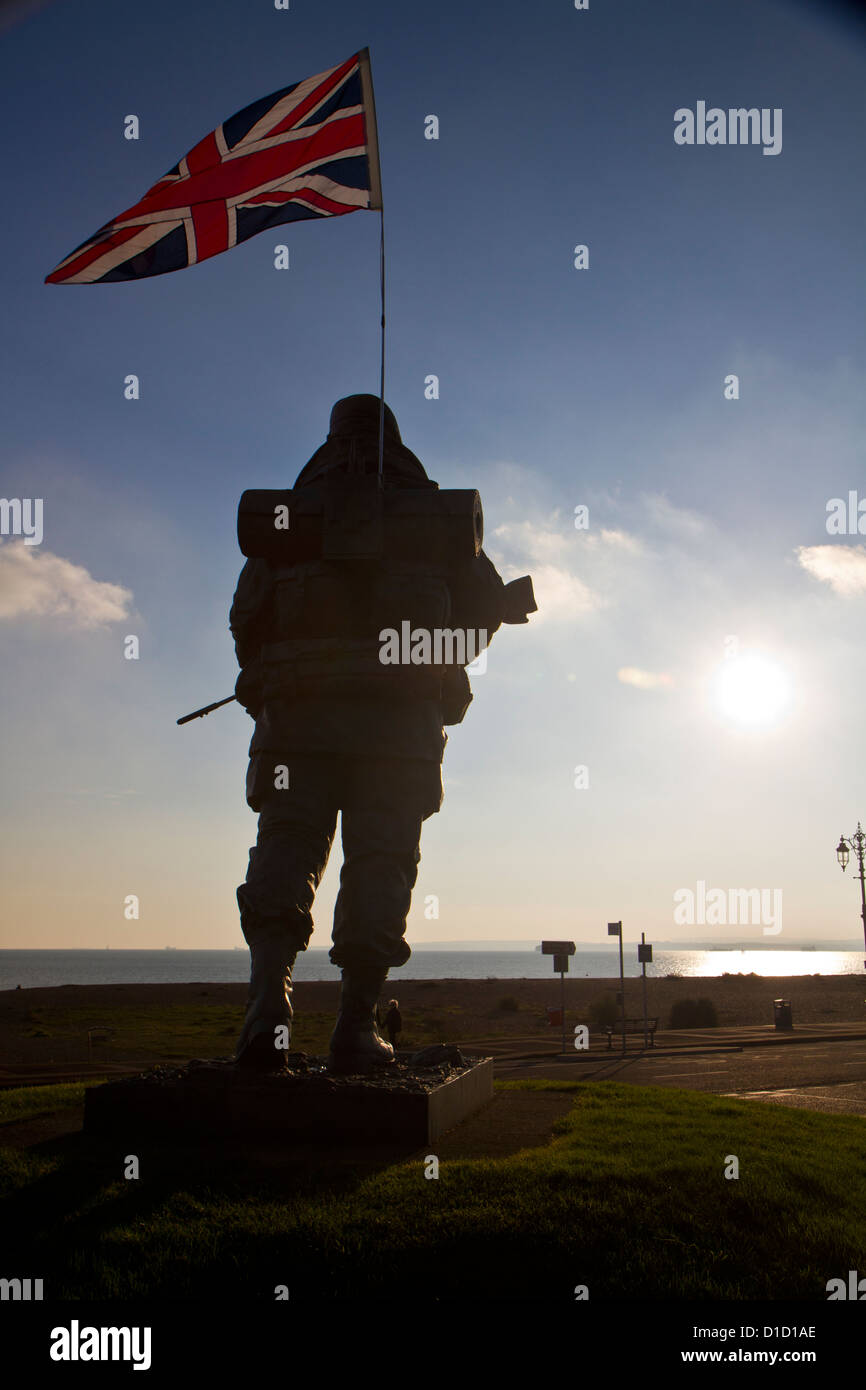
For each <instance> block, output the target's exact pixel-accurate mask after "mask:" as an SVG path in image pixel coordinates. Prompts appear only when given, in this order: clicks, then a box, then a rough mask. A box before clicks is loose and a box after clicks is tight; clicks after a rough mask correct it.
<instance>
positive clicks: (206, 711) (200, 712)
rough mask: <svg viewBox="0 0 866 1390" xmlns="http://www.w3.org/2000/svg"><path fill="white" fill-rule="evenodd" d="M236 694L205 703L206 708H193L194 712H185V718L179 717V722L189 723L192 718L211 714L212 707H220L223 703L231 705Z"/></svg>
mask: <svg viewBox="0 0 866 1390" xmlns="http://www.w3.org/2000/svg"><path fill="white" fill-rule="evenodd" d="M236 699H237V696H236V695H227V696H226V698H225V699H224V700H214V702H213V704H212V705H205V707H204V709H196V710H193V712H192V714H185V715H184V716H183V719H179V720H178V721H177V722H178V724H188V723H189V721H190V720H191V719H201V717H202V715H203V714H210V712H211V710H212V709H220V707H221V706H222V705H230V704H231V703H232V701H233V700H236Z"/></svg>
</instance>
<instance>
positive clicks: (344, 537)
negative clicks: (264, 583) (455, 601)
mask: <svg viewBox="0 0 866 1390" xmlns="http://www.w3.org/2000/svg"><path fill="white" fill-rule="evenodd" d="M372 482H373V483H374V484H375V483H376V479H375V478H374V479H373V480H372ZM483 540H484V513H483V511H482V507H481V498H480V496H479V494H478V492H477V491H476V490H475V489H474V488H447V489H439V488H394V489H393V490H385V491H381V490H378V489H375V490H373V489H370V488H368V487H367V486H366V485H365V486H364V487H362V488H358V489H352V488H351V487H349V488H347V489H343V490H338V489H334V488H330V489H325V488H322V487H306V488H298V489H297V490H293V489H291V488H282V489H257V488H253V489H249V490H248V491H246V492H245V493H244V494H243V496H242V497H241V500H240V505H239V506H238V544H239V546H240V548H241V552H242V553H243V554H244V555H246V556H247V557H248V558H250V559H266V560H275V561H278V562H279V563H281V564H284V565H285V564H299V563H303V562H304V561H308V560H319V559H322V558H324V559H352V558H355V559H373V558H382V559H388V560H396V561H407V562H410V563H413V562H414V563H422V564H424V563H426V564H440V565H453V564H460V563H465V562H466V561H467V560H471V559H472V558H473V557H474V556H477V555H479V554H480V552H481V546H482V543H483Z"/></svg>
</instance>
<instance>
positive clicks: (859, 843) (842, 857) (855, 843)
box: [836, 821, 866, 966]
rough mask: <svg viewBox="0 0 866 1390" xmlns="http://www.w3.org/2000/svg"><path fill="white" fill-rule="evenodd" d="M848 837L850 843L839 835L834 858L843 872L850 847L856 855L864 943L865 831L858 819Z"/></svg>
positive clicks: (865, 931)
mask: <svg viewBox="0 0 866 1390" xmlns="http://www.w3.org/2000/svg"><path fill="white" fill-rule="evenodd" d="M849 839H850V843H849V841H848V840H846V839H845V836H844V835H840V836H839V843H838V845H837V846H836V858H837V859H838V860H839V864H840V865H841V868H842V872H843V873H844V872H845V870H846V868H847V867H848V860H849V859H850V857H851V850H852V847H853V850H854V853H855V855H856V856H857V863H858V864H859V865H860V872H859V874H857V875H855V877H857V878H859V880H860V903H861V908H860V917H861V920H862V922H863V940H864V943H866V870H864V864H866V832H864V830H863V828H862V826H861V825H860V822H859V821H858V822H857V829H856V830H855V832H854V834H853V835H851V836H850V837H849ZM863 964H864V966H866V960H864V962H863Z"/></svg>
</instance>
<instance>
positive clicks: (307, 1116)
mask: <svg viewBox="0 0 866 1390" xmlns="http://www.w3.org/2000/svg"><path fill="white" fill-rule="evenodd" d="M289 1061H290V1068H291V1069H290V1070H289V1071H288V1072H285V1073H283V1072H271V1073H265V1074H260V1073H256V1072H250V1071H245V1070H243V1069H242V1068H240V1067H237V1066H236V1065H235V1064H234V1063H233V1062H232V1061H230V1060H228V1059H224V1058H223V1059H219V1060H215V1061H200V1062H190V1063H188V1064H187V1065H186V1066H184V1067H171V1068H170V1067H157V1068H155V1069H154V1070H153V1071H150V1072H145V1073H143V1074H142V1075H140V1076H134V1077H128V1078H125V1079H123V1080H121V1081H109V1082H106V1083H105V1084H104V1085H102V1086H93V1087H89V1088H88V1089H87V1090H86V1091H85V1105H84V1129H85V1132H86V1133H87V1134H89V1135H117V1136H121V1135H122V1136H123V1139H124V1142H133V1141H134V1140H136V1139H138V1140H139V1142H153V1141H155V1140H157V1141H159V1140H162V1141H164V1140H165V1139H167V1138H174V1139H179V1140H180V1139H182V1140H183V1141H184V1142H187V1143H188V1142H190V1141H195V1140H199V1139H201V1140H203V1141H205V1142H211V1141H213V1140H214V1139H221V1140H223V1141H225V1140H227V1139H232V1140H235V1141H237V1142H239V1143H243V1142H244V1141H247V1142H250V1143H252V1142H257V1141H260V1140H269V1141H273V1140H277V1141H281V1140H283V1141H292V1142H296V1143H303V1144H313V1145H315V1144H319V1143H322V1144H326V1145H327V1144H332V1143H334V1142H339V1141H347V1140H348V1141H351V1142H352V1144H357V1145H380V1144H382V1143H383V1142H384V1143H392V1142H395V1141H396V1142H399V1143H401V1144H408V1145H414V1144H418V1145H422V1144H429V1143H431V1142H432V1141H433V1140H435V1139H436V1138H437V1137H438V1136H439V1135H440V1134H443V1133H444V1132H445V1131H446V1130H449V1129H453V1128H454V1126H455V1125H458V1124H459V1123H460V1122H461V1120H464V1119H465V1118H466V1116H467V1115H471V1114H472V1113H473V1112H474V1111H476V1110H478V1109H480V1108H481V1106H482V1105H485V1104H486V1103H487V1101H489V1100H492V1098H493V1059H492V1058H491V1057H482V1058H463V1059H462V1065H458V1064H455V1063H443V1064H440V1065H438V1066H427V1067H424V1066H419V1065H418V1064H417V1063H415V1064H413V1063H412V1062H411V1061H410V1060H409V1057H408V1055H407V1056H405V1057H404V1056H401V1055H399V1054H398V1058H397V1061H396V1062H395V1063H394V1065H393V1066H391V1067H387V1068H385V1069H383V1070H382V1071H381V1072H377V1073H374V1074H373V1075H370V1076H337V1075H332V1074H331V1073H329V1072H328V1071H327V1070H326V1068H325V1065H324V1064H325V1058H319V1057H305V1056H304V1055H303V1054H300V1053H296V1054H292V1055H291V1056H290V1058H289Z"/></svg>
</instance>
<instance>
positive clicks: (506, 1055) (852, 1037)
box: [460, 1028, 866, 1065]
mask: <svg viewBox="0 0 866 1390" xmlns="http://www.w3.org/2000/svg"><path fill="white" fill-rule="evenodd" d="M835 1042H866V1028H860V1029H858V1031H857V1032H846V1033H831V1034H827V1033H789V1032H785V1033H771V1034H769V1035H768V1036H767V1037H764V1038H755V1037H751V1038H748V1037H747V1038H741V1039H740V1040H739V1041H735V1040H734V1039H733V1038H726V1039H724V1040H720V1041H719V1042H718V1043H713V1042H710V1041H709V1040H708V1041H707V1043H706V1044H705V1045H704V1046H703V1047H694V1046H691V1047H690V1046H688V1044H684V1045H683V1046H681V1047H676V1046H674V1047H666V1048H659V1047H648V1048H643V1047H641V1048H630V1049H629V1048H627V1049H626V1051H625V1052H623V1051H622V1050H621V1049H619V1048H609V1049H608V1048H599V1049H598V1050H597V1051H595V1052H593V1051H589V1050H580V1051H578V1050H577V1049H575V1051H574V1053H571V1052H560V1051H556V1052H553V1051H550V1052H500V1053H494V1054H493V1061H494V1065H495V1064H496V1063H497V1062H526V1061H532V1060H533V1059H534V1060H536V1061H545V1062H549V1061H568V1062H602V1061H605V1060H607V1061H611V1062H613V1061H616V1060H617V1059H619V1060H620V1061H621V1060H623V1058H631V1059H635V1058H645V1057H647V1058H651V1057H696V1056H707V1055H713V1054H716V1053H723V1052H742V1051H743V1049H744V1048H747V1047H783V1046H785V1045H786V1044H788V1045H790V1044H792V1043H835ZM460 1045H461V1046H463V1047H465V1048H466V1050H467V1051H469V1050H470V1048H469V1044H468V1043H467V1044H460Z"/></svg>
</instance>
